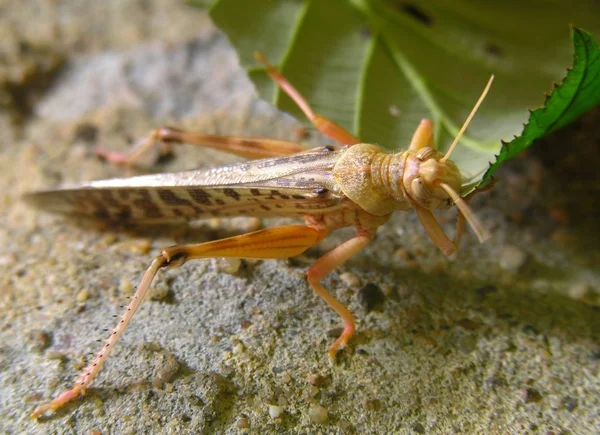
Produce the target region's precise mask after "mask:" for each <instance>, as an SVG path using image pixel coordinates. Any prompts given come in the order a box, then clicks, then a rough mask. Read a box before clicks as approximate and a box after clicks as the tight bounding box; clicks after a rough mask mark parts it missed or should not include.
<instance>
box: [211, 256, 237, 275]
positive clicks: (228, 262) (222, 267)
mask: <svg viewBox="0 0 600 435" xmlns="http://www.w3.org/2000/svg"><path fill="white" fill-rule="evenodd" d="M240 267H242V260H241V259H239V258H218V259H217V260H216V268H217V270H218V271H219V272H222V273H227V274H229V275H234V274H236V273H237V272H238V271H239V270H240Z"/></svg>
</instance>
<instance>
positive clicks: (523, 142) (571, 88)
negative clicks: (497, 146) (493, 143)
mask: <svg viewBox="0 0 600 435" xmlns="http://www.w3.org/2000/svg"><path fill="white" fill-rule="evenodd" d="M572 39H573V46H574V49H575V55H574V59H573V66H572V68H571V69H570V70H569V72H568V73H567V76H566V77H565V78H564V80H563V81H562V83H561V84H560V85H558V86H555V88H554V90H553V91H552V93H551V94H550V95H549V96H548V97H547V99H546V103H545V104H544V107H541V108H539V109H536V110H534V111H533V112H531V114H530V116H529V121H528V122H527V125H525V128H524V129H523V133H522V134H521V136H519V137H516V138H514V139H513V140H512V141H511V142H510V143H504V144H503V146H502V150H501V152H500V155H498V157H497V159H496V161H495V162H494V163H493V164H491V165H490V167H489V169H488V170H487V172H486V173H485V175H484V176H483V179H482V181H481V183H480V184H483V183H485V182H487V181H488V180H489V179H490V178H491V177H492V174H493V173H494V172H495V171H496V169H498V167H499V166H500V165H501V164H502V162H504V161H505V160H507V159H510V158H512V157H514V156H515V155H516V154H518V153H519V152H521V151H523V150H524V149H525V148H527V147H528V146H530V145H531V144H532V143H533V141H534V140H536V139H539V138H541V137H542V136H544V135H546V134H547V133H550V132H552V131H554V130H557V129H559V128H561V127H564V126H565V125H567V124H568V123H570V122H571V121H574V120H575V119H576V118H578V117H579V116H580V115H582V114H583V113H584V112H586V111H587V110H589V109H591V108H592V107H594V106H596V105H598V104H600V47H599V46H598V44H597V43H596V41H594V39H593V37H592V36H591V35H590V34H589V33H587V32H584V31H582V30H579V29H575V28H574V29H573V30H572Z"/></svg>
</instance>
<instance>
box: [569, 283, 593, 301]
mask: <svg viewBox="0 0 600 435" xmlns="http://www.w3.org/2000/svg"><path fill="white" fill-rule="evenodd" d="M591 290H592V289H591V287H590V285H589V284H588V283H586V282H576V283H575V284H573V285H572V286H570V287H569V296H570V297H572V298H573V299H577V300H584V299H587V297H588V296H590V294H591Z"/></svg>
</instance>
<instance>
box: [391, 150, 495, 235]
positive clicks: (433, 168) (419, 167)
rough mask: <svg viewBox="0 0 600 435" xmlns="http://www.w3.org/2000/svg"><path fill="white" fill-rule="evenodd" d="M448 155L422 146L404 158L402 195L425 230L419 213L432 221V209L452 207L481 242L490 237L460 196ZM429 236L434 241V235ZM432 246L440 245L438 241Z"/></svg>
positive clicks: (457, 177) (457, 173)
mask: <svg viewBox="0 0 600 435" xmlns="http://www.w3.org/2000/svg"><path fill="white" fill-rule="evenodd" d="M450 152H451V151H450ZM450 152H448V153H446V154H445V155H444V154H441V153H439V152H437V151H436V150H435V149H433V148H432V147H429V146H425V147H423V148H421V149H419V150H418V151H417V152H416V153H415V152H412V153H410V154H409V155H408V156H407V158H406V163H405V170H404V176H403V178H402V183H403V188H404V192H406V195H407V196H408V197H409V198H410V201H411V202H412V203H413V205H414V207H415V209H417V212H418V213H419V217H420V218H421V221H422V222H423V224H424V225H425V226H426V229H427V226H428V224H427V222H424V221H423V219H424V218H423V216H424V214H423V210H427V211H428V212H427V215H428V216H429V217H430V219H433V215H431V213H430V212H431V211H432V210H434V209H438V208H449V207H451V206H452V205H456V207H457V208H458V210H459V213H460V214H461V215H462V217H461V219H464V220H465V221H467V222H468V223H469V225H470V226H471V228H472V229H473V231H474V232H475V234H476V235H477V238H478V239H479V240H480V241H481V242H483V241H484V240H486V239H488V238H489V237H490V234H489V232H488V230H487V229H486V228H485V227H484V226H483V225H482V224H481V222H480V221H479V219H478V218H477V216H476V215H475V213H473V211H472V210H471V208H470V207H469V206H468V205H467V202H466V201H465V200H464V199H463V198H462V197H461V196H460V190H461V185H462V177H461V174H460V171H459V169H458V167H457V166H456V164H455V163H454V162H453V161H452V160H450V159H449V157H450ZM425 219H426V220H427V219H428V218H425ZM429 222H431V221H429ZM432 237H433V238H434V242H436V236H435V234H432ZM438 240H439V239H438ZM436 244H438V246H441V245H442V243H441V242H440V243H438V242H436Z"/></svg>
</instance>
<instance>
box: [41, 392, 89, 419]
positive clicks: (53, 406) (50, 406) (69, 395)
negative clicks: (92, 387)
mask: <svg viewBox="0 0 600 435" xmlns="http://www.w3.org/2000/svg"><path fill="white" fill-rule="evenodd" d="M84 394H85V388H84V387H81V386H75V387H73V388H71V389H70V390H68V391H65V392H64V393H62V394H61V395H60V396H58V397H57V398H56V399H54V400H53V401H52V402H49V403H46V404H44V405H42V406H38V407H37V408H36V409H35V410H34V411H33V413H32V414H31V418H39V417H41V416H42V415H43V414H45V413H46V411H48V410H50V411H53V412H54V411H57V410H59V409H60V408H62V407H63V406H65V405H66V404H67V403H69V402H70V401H71V400H73V399H76V398H77V397H79V396H83V395H84Z"/></svg>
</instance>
